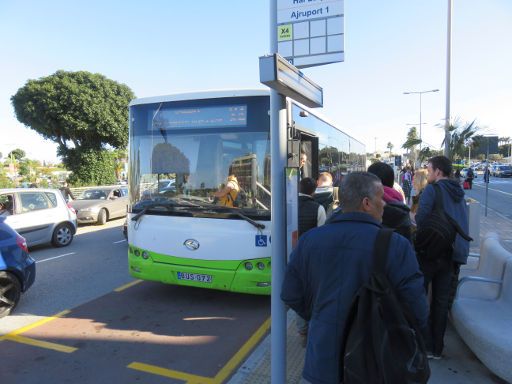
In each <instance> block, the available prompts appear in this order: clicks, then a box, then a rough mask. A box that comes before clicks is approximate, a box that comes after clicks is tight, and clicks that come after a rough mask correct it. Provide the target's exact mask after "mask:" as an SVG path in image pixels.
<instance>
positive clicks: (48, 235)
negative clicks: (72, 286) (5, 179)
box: [0, 188, 77, 247]
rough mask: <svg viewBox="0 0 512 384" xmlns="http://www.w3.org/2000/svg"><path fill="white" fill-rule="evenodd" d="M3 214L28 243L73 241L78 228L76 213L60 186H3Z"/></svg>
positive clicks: (0, 211)
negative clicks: (55, 187) (47, 187)
mask: <svg viewBox="0 0 512 384" xmlns="http://www.w3.org/2000/svg"><path fill="white" fill-rule="evenodd" d="M0 215H2V216H5V217H6V219H5V223H7V224H9V225H10V226H11V227H12V228H13V229H15V230H16V231H17V232H18V233H19V234H20V235H21V236H23V237H24V238H25V239H26V241H27V244H28V245H29V246H33V245H38V244H47V243H51V244H53V245H54V246H56V247H65V246H66V245H69V244H71V241H72V240H73V236H74V235H75V232H76V224H77V222H76V214H75V211H74V209H72V208H71V207H70V206H68V205H67V204H66V202H65V201H64V198H63V197H62V193H61V192H60V191H59V190H58V189H44V188H13V189H0Z"/></svg>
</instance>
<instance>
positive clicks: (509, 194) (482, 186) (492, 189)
mask: <svg viewBox="0 0 512 384" xmlns="http://www.w3.org/2000/svg"><path fill="white" fill-rule="evenodd" d="M475 185H477V186H478V187H481V188H483V189H485V186H484V185H480V184H475ZM489 191H494V192H499V193H503V194H504V195H507V196H512V193H509V192H504V191H500V190H499V189H494V188H489Z"/></svg>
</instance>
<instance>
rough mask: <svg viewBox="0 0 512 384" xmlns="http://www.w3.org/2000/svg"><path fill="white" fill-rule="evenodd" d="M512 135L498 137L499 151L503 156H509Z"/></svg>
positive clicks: (511, 148)
mask: <svg viewBox="0 0 512 384" xmlns="http://www.w3.org/2000/svg"><path fill="white" fill-rule="evenodd" d="M510 143H511V140H510V137H500V138H499V139H498V144H499V146H498V151H499V153H500V154H501V155H502V156H503V157H509V156H510V152H511V151H512V147H511V146H510Z"/></svg>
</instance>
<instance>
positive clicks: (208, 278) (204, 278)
mask: <svg viewBox="0 0 512 384" xmlns="http://www.w3.org/2000/svg"><path fill="white" fill-rule="evenodd" d="M178 280H190V281H198V282H200V283H211V282H212V275H203V274H200V273H188V272H178Z"/></svg>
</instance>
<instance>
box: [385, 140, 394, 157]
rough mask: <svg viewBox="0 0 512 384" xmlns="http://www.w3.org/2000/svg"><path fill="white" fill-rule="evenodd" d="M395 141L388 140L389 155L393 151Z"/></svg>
mask: <svg viewBox="0 0 512 384" xmlns="http://www.w3.org/2000/svg"><path fill="white" fill-rule="evenodd" d="M393 147H394V145H393V143H392V142H391V141H390V142H388V145H386V148H387V149H389V156H390V157H391V151H392V150H393Z"/></svg>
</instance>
